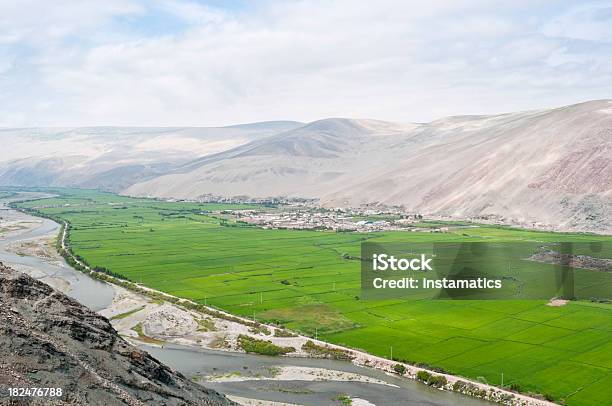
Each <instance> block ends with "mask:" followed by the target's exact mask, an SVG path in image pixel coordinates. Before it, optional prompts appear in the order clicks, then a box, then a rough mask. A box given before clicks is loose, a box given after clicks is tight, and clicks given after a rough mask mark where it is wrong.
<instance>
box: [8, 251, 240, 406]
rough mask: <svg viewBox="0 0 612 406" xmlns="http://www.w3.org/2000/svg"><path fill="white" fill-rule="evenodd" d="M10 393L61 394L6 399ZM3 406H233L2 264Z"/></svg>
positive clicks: (70, 302)
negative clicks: (49, 390)
mask: <svg viewBox="0 0 612 406" xmlns="http://www.w3.org/2000/svg"><path fill="white" fill-rule="evenodd" d="M10 387H29V388H31V387H36V388H62V393H63V394H62V396H61V397H22V398H16V397H12V398H9V397H8V396H9V393H8V388H10ZM0 404H2V405H5V404H7V405H104V406H113V405H134V406H136V405H167V406H173V405H177V406H178V405H211V406H217V405H219V406H221V405H233V404H234V403H233V402H231V401H229V400H228V399H226V398H225V397H224V396H223V395H220V394H219V393H217V392H215V391H212V390H208V389H206V388H204V387H202V386H200V385H197V384H195V383H193V382H191V381H189V380H188V379H187V378H185V377H184V376H183V375H181V374H180V373H178V372H175V371H173V370H171V369H170V368H169V367H167V366H165V365H163V364H162V363H160V362H159V361H157V360H156V359H155V358H153V357H151V356H150V355H149V354H148V353H146V352H144V351H141V350H139V349H137V348H135V347H133V346H131V345H130V344H128V343H127V342H126V341H125V340H123V339H122V338H121V337H119V335H118V334H117V332H116V331H115V330H114V329H113V327H112V326H111V324H110V323H109V321H108V320H107V319H105V318H104V317H102V316H100V315H98V314H96V313H94V312H93V311H91V310H89V309H88V308H86V307H85V306H83V305H81V304H80V303H78V302H76V301H75V300H73V299H71V298H69V297H68V296H66V295H64V294H62V293H59V292H57V291H55V290H53V289H52V288H51V287H49V286H48V285H46V284H44V283H42V282H39V281H37V280H35V279H32V278H31V277H29V276H27V275H25V274H23V273H20V272H17V271H14V270H12V269H10V268H7V267H5V266H3V265H2V263H0Z"/></svg>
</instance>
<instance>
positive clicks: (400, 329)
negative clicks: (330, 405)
mask: <svg viewBox="0 0 612 406" xmlns="http://www.w3.org/2000/svg"><path fill="white" fill-rule="evenodd" d="M55 192H56V193H58V194H60V195H61V196H60V197H57V198H52V199H43V200H39V201H30V202H24V203H21V204H20V205H21V207H22V208H24V209H35V210H38V211H39V212H40V213H42V214H44V215H47V216H51V217H54V218H58V219H63V220H66V221H68V222H70V224H71V233H70V241H71V246H72V249H73V251H74V252H75V254H77V255H80V256H81V257H82V258H84V259H85V260H86V261H87V262H88V263H89V264H90V265H92V266H98V267H104V268H106V269H108V270H110V271H112V272H114V273H117V274H120V275H123V276H124V277H125V278H128V279H130V280H132V281H136V282H142V283H143V284H145V285H147V286H150V287H152V288H155V289H159V290H162V291H165V292H168V293H171V294H173V295H177V296H181V297H185V298H189V299H192V300H195V301H198V302H201V303H204V302H205V301H206V303H207V304H209V305H214V306H216V307H218V308H222V309H224V310H227V311H230V312H233V313H235V314H239V315H243V316H248V317H255V318H256V319H257V320H260V321H267V322H277V323H281V324H283V325H285V326H286V327H287V328H290V329H295V330H299V331H302V332H303V333H305V334H315V332H316V333H317V334H318V336H319V338H323V339H325V340H327V341H329V342H333V343H337V344H342V345H347V346H350V347H354V348H360V349H364V350H367V351H368V352H370V353H373V354H376V355H380V356H384V357H389V356H390V353H391V351H393V357H394V358H396V359H398V360H406V361H409V362H413V363H421V364H425V365H430V366H432V367H436V368H440V369H443V370H445V371H447V372H449V373H453V374H458V375H462V376H466V377H469V378H472V379H478V380H482V381H486V382H488V383H491V384H497V385H499V384H500V383H501V376H502V373H503V376H504V385H505V386H510V385H511V384H517V385H519V386H520V388H521V391H523V392H537V393H542V394H548V395H550V396H552V397H553V398H554V399H556V400H558V401H565V403H566V404H568V405H602V404H605V403H606V402H608V401H609V400H610V399H612V385H611V383H612V373H611V370H612V308H611V307H610V305H608V304H600V303H594V302H591V301H586V300H585V301H573V302H570V303H569V304H567V305H565V306H561V307H550V306H547V305H546V301H545V300H538V301H535V300H529V301H528V300H514V301H486V300H482V301H465V300H463V301H462V300H407V299H405V298H404V299H401V298H400V299H387V300H363V298H361V297H360V295H361V289H360V271H359V263H358V262H357V261H355V260H352V259H351V257H354V256H358V255H359V253H360V243H361V242H362V241H365V240H370V241H376V242H393V241H401V242H415V243H416V242H434V241H446V242H452V241H592V240H595V239H599V240H603V241H608V242H610V241H612V237H596V236H592V235H584V234H554V233H545V232H535V231H526V230H514V229H509V228H502V227H485V226H482V227H477V228H457V229H456V230H454V229H452V228H451V229H450V231H449V232H446V233H418V232H390V233H370V234H364V233H361V234H354V233H334V232H323V231H290V230H265V229H260V228H256V227H252V226H247V225H244V224H241V223H237V222H234V221H233V220H231V219H228V218H226V217H223V216H222V215H221V214H220V213H219V212H220V211H222V210H225V209H235V208H248V207H251V206H248V205H243V206H232V205H223V204H196V203H184V202H176V203H169V202H162V201H157V200H148V199H132V198H127V197H121V196H116V195H113V194H110V193H99V192H92V191H79V190H61V189H58V190H55ZM429 225H431V223H430V224H429ZM609 246H610V244H607V247H609ZM607 250H608V248H606V249H605V250H604V252H603V253H602V255H604V254H605V255H609V254H610V253H609V252H607ZM345 254H348V255H345ZM500 266H501V265H500ZM545 266H547V265H546V264H542V265H538V264H534V263H529V264H523V265H519V269H518V272H525V273H526V274H527V273H528V272H538V270H541V269H544V268H542V267H545ZM538 267H540V268H538ZM515 271H516V270H515ZM576 272H581V274H580V278H577V280H580V281H581V282H580V283H578V286H577V293H579V294H580V295H581V296H583V297H589V295H592V296H596V297H604V296H605V295H606V294H607V295H608V297H609V294H610V292H611V291H612V286H611V285H610V274H609V273H604V272H598V271H588V270H577V271H576ZM391 347H392V349H391Z"/></svg>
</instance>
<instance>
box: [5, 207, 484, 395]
mask: <svg viewBox="0 0 612 406" xmlns="http://www.w3.org/2000/svg"><path fill="white" fill-rule="evenodd" d="M7 202H8V200H0V226H1V225H2V223H6V222H9V221H25V222H38V223H40V225H39V226H37V227H35V228H34V229H32V230H29V231H24V232H21V233H11V234H10V235H9V236H0V262H3V263H4V264H5V265H8V266H15V267H19V266H27V267H31V268H34V269H36V270H37V271H38V272H39V275H38V276H37V278H38V279H39V280H41V281H43V282H44V281H45V280H46V279H49V278H59V279H62V280H64V281H66V282H68V283H69V285H70V288H69V290H68V291H67V294H68V295H70V296H72V297H73V298H75V299H76V300H78V301H79V302H81V303H82V304H84V305H85V306H88V307H89V308H91V309H92V310H95V311H99V310H102V309H104V308H106V307H107V306H109V305H110V303H111V302H112V300H113V295H114V291H113V289H112V287H111V286H109V285H107V284H106V283H103V282H100V281H98V280H95V279H92V278H90V277H88V276H87V275H85V274H83V273H81V272H78V271H75V270H74V269H72V268H71V267H70V266H68V264H66V263H65V262H64V261H63V260H62V261H61V262H59V261H58V262H57V263H56V262H50V261H46V260H44V259H41V258H38V257H34V256H21V255H16V254H13V253H10V252H8V250H7V246H8V245H9V244H11V243H17V242H21V241H27V240H29V239H33V238H37V237H41V236H52V235H57V234H58V232H59V229H60V227H59V225H58V224H57V223H55V222H53V221H51V220H48V219H40V218H37V217H32V216H29V215H27V214H24V213H21V212H18V211H15V210H11V209H9V208H8V207H7V206H6V203H7ZM140 347H141V348H142V349H144V350H146V351H148V352H149V353H150V354H151V355H153V356H154V357H155V358H157V359H159V360H160V361H162V362H163V363H165V364H166V365H168V366H170V367H171V368H173V369H175V370H177V371H180V372H181V373H183V374H184V375H185V376H188V377H190V378H194V379H197V378H198V377H203V376H207V375H223V374H235V373H237V372H239V373H240V374H241V375H243V376H258V375H259V376H267V375H270V374H271V368H273V367H277V366H301V367H312V368H324V369H330V370H337V371H344V372H352V373H357V374H361V375H365V376H369V377H372V378H376V379H379V380H382V381H385V382H387V383H389V384H390V385H381V384H375V383H362V382H340V381H326V382H312V381H276V380H250V381H242V382H204V385H205V386H206V387H209V388H211V389H216V390H218V391H219V392H222V393H226V394H228V395H235V396H241V397H246V398H255V399H261V400H271V401H277V402H286V403H296V404H301V405H334V406H337V405H339V404H340V403H339V402H338V401H337V400H336V399H337V397H338V396H339V395H349V396H350V397H354V398H360V399H365V400H367V401H369V402H370V403H372V404H374V405H376V406H386V405H389V406H397V405H407V406H411V405H415V406H416V405H426V406H485V405H490V403H488V402H485V401H481V400H478V399H473V398H470V397H466V396H462V395H458V394H455V393H450V392H444V391H439V390H435V389H433V388H430V387H428V386H426V385H423V384H420V383H417V382H414V381H412V380H409V379H402V378H399V377H394V376H389V375H387V374H385V373H383V372H381V371H377V370H374V369H370V368H363V367H358V366H356V365H353V364H352V363H350V362H342V361H333V360H321V359H309V358H287V357H266V356H260V355H252V354H242V353H232V352H227V351H215V350H206V349H200V348H192V347H186V346H180V345H174V344H167V345H164V347H163V348H159V347H154V346H149V345H144V344H143V345H141V346H140Z"/></svg>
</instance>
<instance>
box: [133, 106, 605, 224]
mask: <svg viewBox="0 0 612 406" xmlns="http://www.w3.org/2000/svg"><path fill="white" fill-rule="evenodd" d="M125 193H126V194H131V195H140V196H157V197H168V198H189V199H197V198H198V197H200V196H202V195H204V194H213V195H221V196H240V195H246V196H252V197H272V196H274V197H276V196H290V197H307V198H318V199H320V201H321V203H322V204H324V205H327V206H343V207H344V206H359V205H362V204H364V203H382V204H386V205H402V206H404V207H405V208H406V209H407V210H411V211H415V212H419V213H424V214H434V215H443V216H450V217H458V218H466V217H479V216H488V217H493V218H499V219H503V220H507V221H513V222H515V223H518V224H522V225H526V226H532V225H534V224H535V225H536V226H542V227H552V228H555V229H560V230H584V231H596V232H607V233H610V232H612V226H611V217H612V102H611V101H606V100H604V101H592V102H587V103H581V104H577V105H573V106H567V107H562V108H557V109H552V110H541V111H529V112H521V113H511V114H501V115H495V116H460V117H448V118H445V119H441V120H437V121H433V122H431V123H427V124H409V125H400V124H393V123H386V122H380V121H373V120H349V119H327V120H320V121H316V122H313V123H310V124H307V125H305V126H302V127H299V128H296V129H293V130H289V131H286V132H283V133H280V134H278V135H275V136H272V137H267V138H265V139H260V140H256V141H253V142H251V143H248V144H245V145H242V146H239V147H236V148H233V149H229V150H227V151H223V152H220V153H217V154H211V155H208V156H205V157H203V158H201V159H198V160H195V161H193V162H190V163H189V164H186V165H184V166H182V167H179V168H177V169H174V170H172V171H170V172H169V173H168V174H165V175H161V176H158V177H155V178H153V179H151V180H148V181H145V182H139V183H137V184H135V185H133V186H131V187H129V188H127V189H126V191H125Z"/></svg>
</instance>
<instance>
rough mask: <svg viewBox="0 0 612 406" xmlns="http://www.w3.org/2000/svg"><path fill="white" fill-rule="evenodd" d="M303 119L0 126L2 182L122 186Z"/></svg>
mask: <svg viewBox="0 0 612 406" xmlns="http://www.w3.org/2000/svg"><path fill="white" fill-rule="evenodd" d="M300 125H301V123H297V122H293V121H275V122H263V123H254V124H243V125H236V126H229V127H218V128H189V127H188V128H137V127H88V128H64V129H62V128H24V129H10V128H7V129H0V144H2V145H3V146H4V148H2V149H0V185H11V186H78V187H91V188H102V189H106V190H112V191H119V190H123V189H124V188H126V187H128V186H129V185H132V184H134V183H136V182H139V181H143V180H146V179H150V178H153V177H155V176H158V175H160V174H164V173H166V172H168V171H169V170H171V169H173V168H175V167H177V166H180V165H182V164H184V163H186V162H189V161H191V160H194V159H197V158H199V157H201V156H204V155H208V154H213V153H217V152H220V151H224V150H227V149H231V148H234V147H236V146H239V145H243V144H246V143H249V142H251V141H254V140H257V139H262V138H265V137H268V136H272V135H274V134H277V133H279V132H282V131H286V130H288V129H293V128H296V127H298V126H300Z"/></svg>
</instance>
